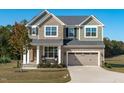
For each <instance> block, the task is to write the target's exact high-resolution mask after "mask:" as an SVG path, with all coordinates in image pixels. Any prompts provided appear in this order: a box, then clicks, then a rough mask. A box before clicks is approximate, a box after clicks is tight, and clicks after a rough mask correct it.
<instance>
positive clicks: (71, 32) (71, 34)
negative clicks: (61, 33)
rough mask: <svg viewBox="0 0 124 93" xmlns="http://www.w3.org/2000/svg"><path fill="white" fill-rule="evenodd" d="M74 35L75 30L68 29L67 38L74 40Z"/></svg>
mask: <svg viewBox="0 0 124 93" xmlns="http://www.w3.org/2000/svg"><path fill="white" fill-rule="evenodd" d="M75 35H76V33H75V28H68V38H74V37H75Z"/></svg>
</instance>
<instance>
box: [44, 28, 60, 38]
mask: <svg viewBox="0 0 124 93" xmlns="http://www.w3.org/2000/svg"><path fill="white" fill-rule="evenodd" d="M57 30H58V26H45V31H44V32H45V37H54V36H57Z"/></svg>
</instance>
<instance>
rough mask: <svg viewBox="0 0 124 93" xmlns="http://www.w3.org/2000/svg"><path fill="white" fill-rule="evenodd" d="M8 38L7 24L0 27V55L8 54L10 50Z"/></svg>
mask: <svg viewBox="0 0 124 93" xmlns="http://www.w3.org/2000/svg"><path fill="white" fill-rule="evenodd" d="M9 39H10V30H9V29H8V27H7V26H1V27H0V57H2V56H10V53H9V51H10V50H11V46H10V44H9V41H8V40H9Z"/></svg>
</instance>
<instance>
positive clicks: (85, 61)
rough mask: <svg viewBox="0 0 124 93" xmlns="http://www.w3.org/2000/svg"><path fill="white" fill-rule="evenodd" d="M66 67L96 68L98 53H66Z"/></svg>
mask: <svg viewBox="0 0 124 93" xmlns="http://www.w3.org/2000/svg"><path fill="white" fill-rule="evenodd" d="M68 65H69V66H78V65H89V66H90V65H91V66H98V53H68Z"/></svg>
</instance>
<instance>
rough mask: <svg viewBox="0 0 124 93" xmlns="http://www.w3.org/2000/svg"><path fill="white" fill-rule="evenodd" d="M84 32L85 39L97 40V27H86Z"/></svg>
mask: <svg viewBox="0 0 124 93" xmlns="http://www.w3.org/2000/svg"><path fill="white" fill-rule="evenodd" d="M84 31H85V34H84V35H85V37H86V38H97V36H98V33H97V27H96V26H88V27H87V26H86V27H85V28H84Z"/></svg>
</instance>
